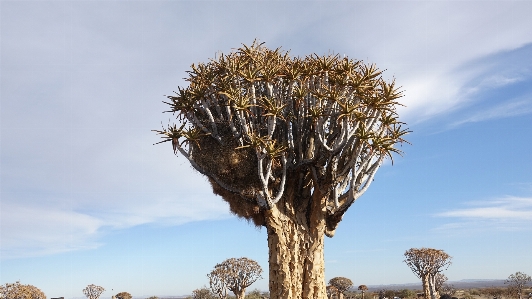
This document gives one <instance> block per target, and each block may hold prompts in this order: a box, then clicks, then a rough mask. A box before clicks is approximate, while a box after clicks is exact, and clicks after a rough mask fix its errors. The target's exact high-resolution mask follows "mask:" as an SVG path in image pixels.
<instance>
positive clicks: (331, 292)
mask: <svg viewBox="0 0 532 299" xmlns="http://www.w3.org/2000/svg"><path fill="white" fill-rule="evenodd" d="M325 292H326V294H327V298H329V299H333V298H338V289H337V288H336V287H335V286H333V285H328V286H326V287H325Z"/></svg>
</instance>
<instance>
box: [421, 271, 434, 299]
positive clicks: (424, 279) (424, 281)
mask: <svg viewBox="0 0 532 299" xmlns="http://www.w3.org/2000/svg"><path fill="white" fill-rule="evenodd" d="M421 283H422V284H423V293H424V294H425V299H432V296H431V294H430V293H431V291H430V283H429V275H428V274H427V275H425V276H422V277H421Z"/></svg>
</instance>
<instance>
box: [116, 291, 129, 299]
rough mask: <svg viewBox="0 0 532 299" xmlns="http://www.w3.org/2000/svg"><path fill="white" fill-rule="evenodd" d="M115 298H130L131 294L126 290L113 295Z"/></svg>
mask: <svg viewBox="0 0 532 299" xmlns="http://www.w3.org/2000/svg"><path fill="white" fill-rule="evenodd" d="M115 297H116V299H131V298H132V297H133V296H131V294H130V293H128V292H120V293H118V294H116V295H115Z"/></svg>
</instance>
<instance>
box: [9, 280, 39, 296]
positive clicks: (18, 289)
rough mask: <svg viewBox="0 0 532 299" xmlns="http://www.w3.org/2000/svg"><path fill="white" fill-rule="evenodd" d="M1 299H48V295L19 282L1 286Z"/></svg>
mask: <svg viewBox="0 0 532 299" xmlns="http://www.w3.org/2000/svg"><path fill="white" fill-rule="evenodd" d="M0 299H46V295H45V294H44V293H43V291H41V290H40V289H39V288H37V287H35V286H32V285H30V284H21V283H20V282H19V281H17V282H15V283H6V284H4V285H1V286H0Z"/></svg>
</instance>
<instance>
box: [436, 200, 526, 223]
mask: <svg viewBox="0 0 532 299" xmlns="http://www.w3.org/2000/svg"><path fill="white" fill-rule="evenodd" d="M467 205H468V206H469V207H467V208H461V209H455V210H449V211H445V212H441V213H437V214H435V215H434V216H435V217H444V218H452V219H456V221H455V222H452V223H447V224H444V225H442V226H440V227H438V228H437V229H438V230H462V229H467V230H476V231H483V230H484V231H485V230H493V229H495V230H530V229H532V197H513V196H507V197H503V198H499V199H492V200H486V201H482V202H479V201H475V202H469V203H467Z"/></svg>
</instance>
